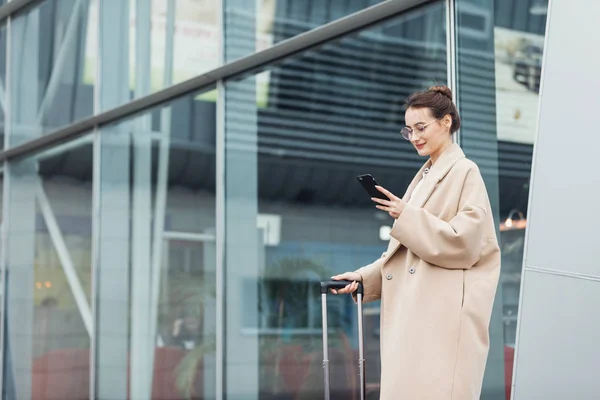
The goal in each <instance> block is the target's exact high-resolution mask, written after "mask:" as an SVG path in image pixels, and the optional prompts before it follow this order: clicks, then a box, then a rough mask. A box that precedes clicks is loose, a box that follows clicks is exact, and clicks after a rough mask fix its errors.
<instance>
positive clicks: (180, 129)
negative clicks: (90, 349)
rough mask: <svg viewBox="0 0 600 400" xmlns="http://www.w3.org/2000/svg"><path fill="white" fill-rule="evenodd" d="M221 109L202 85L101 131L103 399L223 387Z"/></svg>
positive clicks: (207, 395) (198, 394)
mask: <svg viewBox="0 0 600 400" xmlns="http://www.w3.org/2000/svg"><path fill="white" fill-rule="evenodd" d="M215 114H216V113H215V106H214V103H212V102H211V101H207V100H204V99H203V96H201V94H197V93H196V94H193V95H189V96H185V97H182V98H180V99H177V100H174V101H172V102H171V103H169V104H167V105H164V106H161V107H156V108H154V109H151V110H148V111H145V112H142V113H140V114H138V115H135V116H133V117H131V118H127V119H124V120H122V121H119V122H117V123H114V124H110V125H107V126H104V127H103V128H102V130H101V132H100V135H99V146H100V154H101V160H100V167H99V168H100V171H101V172H100V175H101V182H100V185H99V193H98V196H99V200H98V201H99V204H100V212H99V224H100V232H99V235H98V253H99V260H100V261H99V267H98V269H99V270H98V279H99V281H98V288H97V292H98V298H97V304H98V308H99V313H98V315H97V316H96V318H97V322H98V331H99V333H98V348H97V357H98V361H97V390H96V393H97V396H98V397H99V398H127V396H128V395H129V396H130V398H151V399H163V398H169V399H188V398H193V399H214V398H215V396H216V394H215V389H216V387H215V383H216V376H215V368H216V361H215V335H216V300H215V296H216V293H215V279H216V227H215V162H216V161H215V129H214V121H215ZM211 121H212V122H211ZM127 255H129V257H127ZM115 281H118V282H119V284H118V285H115V284H114V282H115ZM104 310H107V311H104ZM115 336H116V337H115ZM115 348H118V349H125V350H124V351H125V354H120V353H114V349H115ZM111 357H114V358H111ZM110 360H112V362H113V363H114V362H115V360H117V363H116V364H113V365H116V366H111V367H110V368H109V367H106V362H109V361H110ZM128 374H129V377H130V378H129V381H127V380H126V377H127V375H128ZM110 396H116V397H110Z"/></svg>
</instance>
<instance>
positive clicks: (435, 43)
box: [225, 2, 446, 399]
mask: <svg viewBox="0 0 600 400" xmlns="http://www.w3.org/2000/svg"><path fill="white" fill-rule="evenodd" d="M290 4H291V3H290ZM445 17H446V15H445V7H444V3H443V2H439V3H434V4H431V5H429V6H427V7H425V8H422V9H419V10H417V11H415V12H413V13H407V14H405V15H402V16H400V17H399V18H396V19H394V20H391V21H387V22H386V23H384V24H380V25H377V26H374V27H372V28H370V29H368V30H366V31H363V32H360V33H357V34H354V35H351V36H348V37H345V38H343V39H341V40H338V41H335V42H332V43H328V44H326V45H324V46H322V47H320V48H319V49H318V50H314V51H309V52H306V53H303V54H301V55H298V56H295V57H292V58H289V59H286V60H283V61H282V62H281V63H279V64H278V65H277V66H274V67H271V68H269V69H267V70H265V71H263V72H260V73H258V74H256V75H253V76H246V77H244V78H240V79H238V80H232V81H229V82H227V84H226V95H225V121H226V122H225V124H226V125H225V128H226V130H225V138H226V153H225V165H226V167H225V170H226V179H225V182H226V183H225V185H226V187H225V193H226V200H225V207H226V226H225V227H226V230H225V232H226V257H225V259H226V268H225V271H226V279H225V285H226V288H227V291H226V298H225V304H226V327H227V329H226V332H225V335H226V337H225V346H226V348H225V355H226V359H225V382H226V385H227V386H226V393H227V396H228V397H231V398H265V399H267V398H269V399H271V398H273V399H274V398H291V397H293V398H311V399H312V398H322V396H323V369H322V366H321V362H322V338H321V304H320V303H321V299H320V293H319V290H318V289H317V287H318V284H317V283H318V282H319V281H320V280H321V279H328V278H329V277H330V276H332V275H334V274H337V273H341V272H344V271H347V270H354V269H356V268H358V267H360V266H363V265H366V264H368V263H371V262H372V261H374V260H376V259H377V258H379V256H380V255H381V254H382V252H383V251H385V249H386V247H387V243H388V240H389V238H388V237H386V236H385V234H384V233H385V228H386V227H388V228H389V227H390V226H391V224H392V221H391V218H390V217H389V215H387V214H386V213H382V212H380V211H378V210H377V209H376V208H375V207H374V206H373V203H372V201H371V200H370V198H369V196H368V195H367V194H366V193H365V192H364V190H363V188H362V187H361V186H360V184H359V183H358V181H357V179H356V177H357V175H359V174H364V173H370V174H372V175H373V176H375V177H376V179H377V180H378V181H379V182H380V183H381V184H383V185H384V186H386V187H387V188H388V189H390V190H391V191H392V192H394V193H397V194H401V193H404V191H405V189H406V187H407V186H408V184H409V183H410V181H411V180H412V178H413V177H414V174H415V171H417V170H418V168H420V166H421V165H422V164H423V162H424V160H423V159H421V158H420V157H419V156H418V155H417V154H416V152H415V150H414V148H413V147H412V145H411V144H410V143H409V142H407V141H405V140H404V139H403V138H402V136H401V135H400V129H401V127H402V126H403V123H404V109H403V103H404V100H405V99H406V97H407V96H408V94H409V93H411V92H413V91H415V90H421V89H423V88H426V87H428V86H430V85H433V84H443V83H444V82H446V37H445V29H444V24H445ZM414 27H420V29H418V30H417V29H414ZM365 307H366V310H365V339H366V343H365V346H366V359H367V360H368V361H367V365H368V368H367V384H368V387H369V396H373V398H379V376H380V371H379V312H380V309H379V302H374V303H368V304H366V305H365ZM328 310H329V311H328V318H329V324H328V325H329V326H328V328H329V332H330V336H329V338H330V341H329V346H330V347H329V348H330V359H331V363H332V364H331V371H332V380H331V385H332V398H335V399H348V398H352V396H353V394H354V393H355V391H356V390H358V379H357V376H358V369H357V365H358V363H357V359H358V354H357V352H358V345H357V343H358V338H357V320H356V318H357V317H356V308H355V305H354V303H353V302H352V300H351V299H350V298H349V297H348V296H339V297H335V296H330V297H329V299H328ZM369 398H370V397H369Z"/></svg>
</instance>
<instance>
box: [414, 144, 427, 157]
mask: <svg viewBox="0 0 600 400" xmlns="http://www.w3.org/2000/svg"><path fill="white" fill-rule="evenodd" d="M417 153H418V154H419V155H420V156H421V157H427V156H429V155H430V152H429V150H428V149H427V146H425V147H423V148H420V149H419V148H417Z"/></svg>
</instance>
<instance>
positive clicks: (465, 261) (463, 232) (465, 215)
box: [390, 169, 489, 269]
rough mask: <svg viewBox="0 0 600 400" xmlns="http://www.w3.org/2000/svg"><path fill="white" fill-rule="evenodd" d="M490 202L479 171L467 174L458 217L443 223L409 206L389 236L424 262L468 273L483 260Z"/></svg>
mask: <svg viewBox="0 0 600 400" xmlns="http://www.w3.org/2000/svg"><path fill="white" fill-rule="evenodd" d="M488 204H489V201H488V198H487V192H486V189H485V185H484V183H483V179H482V178H481V175H480V173H479V170H478V169H471V170H469V171H468V172H467V173H466V176H465V179H464V182H463V186H462V190H461V195H460V200H459V206H458V213H457V214H456V216H455V217H454V218H452V219H451V220H450V221H444V220H442V219H440V218H438V217H436V216H435V215H433V214H431V213H430V212H428V211H426V210H424V209H422V208H419V207H415V206H414V205H411V204H406V206H405V207H404V210H403V211H402V213H401V214H400V216H399V217H398V220H397V221H396V223H395V224H394V227H393V228H392V231H391V232H390V235H391V236H392V237H394V238H395V239H396V240H398V241H399V242H400V243H401V244H402V245H404V246H405V247H406V248H407V249H409V250H410V251H412V252H413V253H415V254H416V255H417V256H418V257H419V258H421V259H422V260H424V261H426V262H428V263H430V264H433V265H437V266H439V267H442V268H449V269H469V268H471V267H472V266H473V265H475V264H476V263H477V261H479V259H480V257H481V249H482V239H483V225H484V219H485V218H486V211H485V210H488V209H489V206H488Z"/></svg>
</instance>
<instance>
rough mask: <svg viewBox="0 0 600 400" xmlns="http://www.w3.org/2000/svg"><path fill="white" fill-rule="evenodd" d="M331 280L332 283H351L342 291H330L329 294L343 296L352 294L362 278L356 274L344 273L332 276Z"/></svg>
mask: <svg viewBox="0 0 600 400" xmlns="http://www.w3.org/2000/svg"><path fill="white" fill-rule="evenodd" d="M331 279H333V280H334V281H352V283H350V284H348V285H346V287H344V288H343V289H340V290H335V289H331V293H333V294H344V293H354V292H355V291H356V290H357V289H358V282H360V281H361V280H362V276H360V274H359V273H358V272H344V273H343V274H339V275H335V276H332V277H331Z"/></svg>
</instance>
